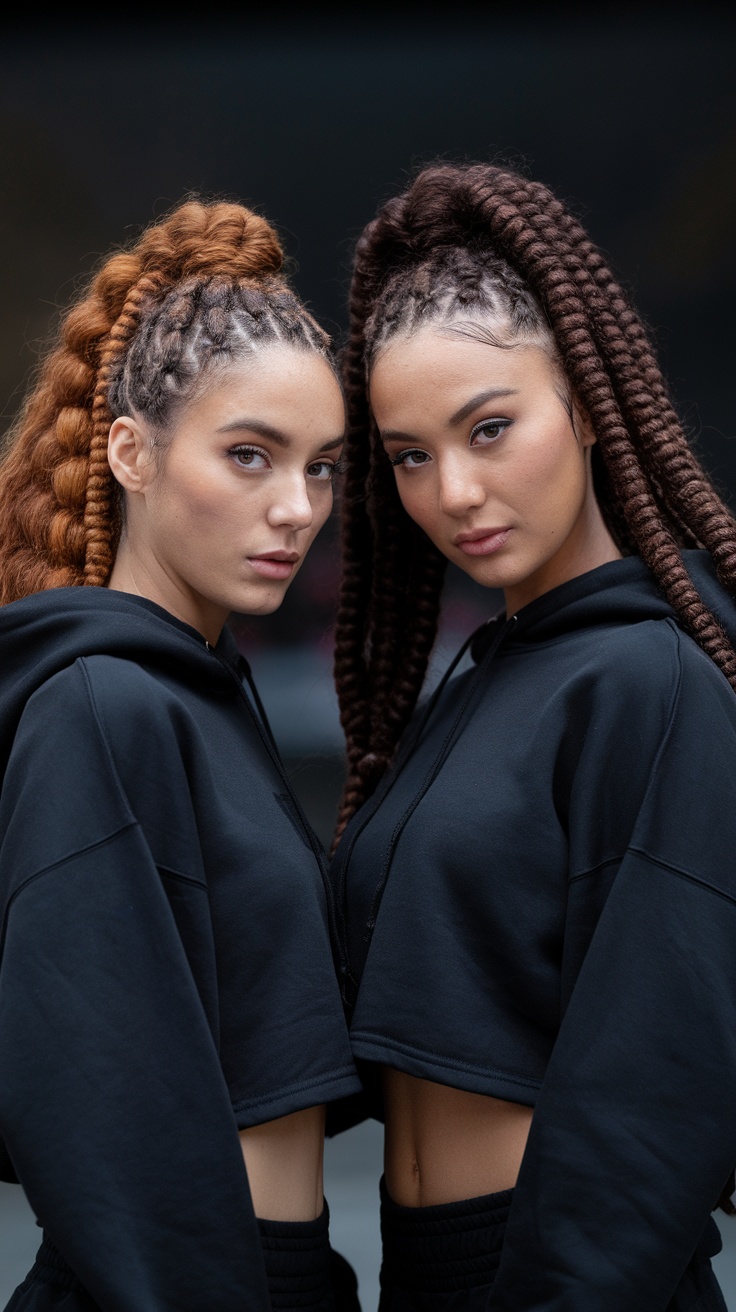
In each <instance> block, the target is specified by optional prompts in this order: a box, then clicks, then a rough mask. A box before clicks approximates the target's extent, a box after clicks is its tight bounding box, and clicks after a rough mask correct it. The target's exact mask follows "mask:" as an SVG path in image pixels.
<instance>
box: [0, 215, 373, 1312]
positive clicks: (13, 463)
mask: <svg viewBox="0 0 736 1312" xmlns="http://www.w3.org/2000/svg"><path fill="white" fill-rule="evenodd" d="M282 259H283V257H282V251H281V247H280V244H279V241H278V238H277V236H276V233H275V232H274V230H273V228H272V227H271V226H270V225H269V224H268V223H267V222H266V221H265V220H264V219H263V218H261V217H260V216H258V215H257V214H255V213H254V212H252V211H251V210H249V209H246V208H244V207H243V206H241V205H239V204H235V203H230V202H224V201H202V200H199V199H190V200H187V201H185V202H184V203H183V204H182V205H180V206H178V207H177V208H176V209H174V210H173V211H172V212H171V213H170V214H169V215H168V216H167V217H165V218H164V219H162V220H161V221H160V222H157V223H154V224H151V225H150V227H149V228H147V229H146V230H144V231H143V233H142V234H141V236H140V237H139V239H138V241H137V242H136V243H135V244H133V245H132V246H131V248H130V249H121V250H118V251H116V252H115V253H113V254H112V255H111V256H110V257H109V258H108V259H107V260H106V261H105V262H104V263H103V265H102V266H101V268H100V269H99V271H98V272H97V274H96V275H95V277H94V278H93V279H92V281H91V283H90V284H89V286H88V287H87V289H86V290H85V291H84V292H83V293H82V295H81V296H80V297H79V298H78V300H77V301H76V303H75V304H74V305H73V306H72V308H71V309H70V310H69V312H68V313H67V314H66V317H65V319H64V321H63V323H62V325H61V332H60V341H59V344H58V346H57V347H56V348H55V349H54V350H53V351H52V352H51V353H50V354H49V355H48V357H47V358H46V360H45V361H44V362H43V365H42V368H41V372H40V375H39V377H38V380H37V383H36V385H35V387H34V388H33V390H32V392H31V393H30V396H29V398H28V401H27V403H26V406H25V409H24V411H23V413H22V415H21V417H20V420H19V422H18V425H17V429H16V431H15V433H14V434H12V436H11V441H10V444H9V447H8V450H7V452H6V456H5V459H4V461H3V464H2V467H0V599H1V600H2V603H3V606H2V609H0V649H1V650H2V672H1V673H0V784H1V788H2V791H1V793H0V901H1V904H2V912H3V935H2V942H1V945H0V948H1V953H2V955H1V956H0V1136H1V1139H0V1175H2V1176H3V1178H5V1179H10V1180H18V1181H19V1182H20V1183H21V1184H22V1186H23V1188H24V1190H25V1192H26V1194H27V1197H28V1199H29V1202H30V1204H31V1206H32V1207H33V1209H34V1212H35V1214H36V1216H37V1218H38V1223H39V1225H41V1226H42V1227H43V1230H44V1238H43V1242H42V1245H41V1248H40V1250H39V1254H38V1258H37V1261H36V1263H35V1265H34V1267H33V1269H32V1271H31V1272H30V1274H29V1276H28V1277H27V1278H26V1280H25V1281H24V1282H23V1284H22V1285H20V1286H19V1288H18V1289H17V1290H16V1292H15V1294H14V1295H13V1296H12V1298H11V1300H10V1303H9V1304H8V1308H9V1309H13V1312H35V1310H36V1309H38V1312H41V1309H43V1312H50V1310H51V1309H59V1312H93V1309H102V1310H103V1312H142V1310H143V1309H146V1312H156V1310H157V1309H160V1310H161V1312H174V1310H176V1312H245V1310H246V1309H249V1310H250V1309H252V1312H265V1310H266V1309H267V1308H272V1309H284V1310H286V1309H289V1310H293V1309H297V1308H304V1309H307V1308H308V1309H310V1310H311V1312H336V1310H337V1309H339V1308H353V1309H354V1308H357V1307H358V1304H357V1298H356V1294H355V1281H354V1277H353V1275H352V1272H351V1271H350V1268H349V1267H348V1264H347V1263H345V1262H344V1261H343V1260H342V1259H340V1258H339V1256H338V1255H336V1254H332V1253H331V1251H330V1248H329V1239H328V1213H327V1208H326V1205H325V1202H324V1198H323V1193H322V1153H323V1142H324V1121H325V1105H326V1104H328V1103H330V1102H331V1101H332V1100H334V1099H337V1098H339V1097H342V1096H345V1095H349V1094H351V1093H354V1092H355V1091H356V1090H358V1089H359V1088H360V1083H359V1081H358V1078H357V1075H356V1073H355V1068H354V1064H353V1060H352V1055H351V1051H350V1044H349V1040H348V1034H347V1028H346V1025H345V1018H344V1014H343V1009H342V1005H341V1001H340V993H339V988H338V985H337V981H336V978H335V972H334V965H333V960H332V952H331V944H330V929H329V921H330V916H331V915H332V909H331V903H330V899H329V892H328V886H327V883H326V870H325V867H326V863H325V860H324V854H323V852H322V850H321V848H320V844H319V841H318V839H317V838H316V836H315V835H314V833H313V832H312V830H311V828H310V826H309V824H308V823H307V821H306V819H305V817H304V815H303V814H302V812H301V810H300V807H299V805H298V802H297V800H296V798H295V797H294V795H293V792H292V790H291V787H290V784H289V780H288V778H287V776H286V774H285V772H284V769H283V766H282V764H281V761H280V758H279V755H278V752H277V750H276V747H275V744H274V742H273V740H272V737H271V734H270V731H269V728H268V724H267V722H266V719H265V715H264V712H263V708H262V706H261V704H260V700H259V698H258V694H257V692H256V690H255V687H254V685H253V683H252V680H251V678H250V673H249V670H248V667H247V664H246V662H245V660H244V659H243V658H242V656H241V655H240V653H239V651H238V648H237V646H236V644H235V641H234V638H233V636H232V634H231V633H230V632H229V630H228V627H227V620H228V617H229V615H230V614H231V613H233V612H235V613H239V614H251V615H262V614H267V613H269V612H271V611H273V610H275V609H276V608H277V607H278V606H279V604H280V603H281V601H282V599H283V596H284V593H285V591H286V588H287V587H288V585H289V583H290V581H291V580H292V578H293V577H294V575H295V574H296V572H297V570H298V569H299V566H300V564H301V562H302V561H303V559H304V556H305V554H306V552H307V551H308V549H309V547H310V545H311V543H312V541H313V540H314V538H315V536H316V534H317V532H318V531H319V529H320V528H321V527H322V525H323V524H324V522H325V520H326V518H327V516H328V514H329V512H330V508H331V505H332V480H333V477H334V473H335V467H336V461H337V457H338V455H339V451H340V448H341V446H342V442H343V432H344V424H345V412H344V401H343V395H342V391H341V387H340V384H339V381H338V378H337V375H336V373H335V369H334V365H333V363H332V360H331V356H330V351H329V342H328V338H327V336H326V335H325V333H324V332H323V331H322V329H321V328H320V327H319V326H318V325H317V324H316V323H315V322H314V320H313V319H312V317H311V316H310V315H309V314H308V313H307V311H306V309H305V307H304V306H303V305H302V304H301V303H300V302H299V301H298V299H297V298H296V297H295V295H294V294H293V293H292V291H291V290H290V288H289V285H288V283H287V281H286V280H285V278H284V275H283V272H282ZM246 1169H247V1173H246ZM256 1218H258V1220H256ZM333 1286H334V1287H335V1289H334V1290H333ZM338 1286H339V1290H338V1292H335V1290H337V1287H338Z"/></svg>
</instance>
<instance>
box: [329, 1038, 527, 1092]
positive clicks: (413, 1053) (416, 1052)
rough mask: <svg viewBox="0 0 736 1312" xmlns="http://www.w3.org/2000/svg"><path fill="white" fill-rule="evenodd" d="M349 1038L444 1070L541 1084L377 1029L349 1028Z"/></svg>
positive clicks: (512, 1082)
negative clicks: (393, 1037) (429, 1050)
mask: <svg viewBox="0 0 736 1312" xmlns="http://www.w3.org/2000/svg"><path fill="white" fill-rule="evenodd" d="M350 1038H351V1040H354V1039H357V1040H359V1041H360V1042H362V1043H366V1044H369V1045H370V1046H371V1047H376V1048H391V1049H392V1050H393V1051H395V1052H402V1053H404V1055H405V1056H406V1057H419V1058H422V1059H424V1060H426V1061H430V1062H431V1063H432V1065H433V1066H439V1067H442V1068H443V1069H444V1070H456V1071H466V1072H467V1074H469V1075H485V1076H489V1077H493V1078H494V1079H497V1080H503V1081H504V1083H506V1084H524V1085H526V1086H528V1087H529V1088H530V1089H538V1088H539V1086H540V1084H541V1081H540V1080H538V1079H537V1078H536V1077H535V1076H534V1075H522V1074H521V1073H520V1072H518V1071H511V1072H509V1071H502V1070H499V1069H498V1068H497V1067H496V1066H491V1067H488V1066H476V1065H474V1064H473V1063H472V1062H464V1061H457V1060H456V1059H455V1058H454V1057H442V1056H440V1055H439V1054H437V1053H434V1052H428V1051H427V1050H426V1049H425V1048H415V1047H414V1046H413V1044H411V1043H404V1042H403V1041H402V1040H401V1039H392V1038H391V1037H390V1036H389V1035H387V1034H380V1033H379V1032H378V1031H371V1030H356V1029H351V1031H350Z"/></svg>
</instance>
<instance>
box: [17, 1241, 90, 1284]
mask: <svg viewBox="0 0 736 1312" xmlns="http://www.w3.org/2000/svg"><path fill="white" fill-rule="evenodd" d="M31 1277H35V1278H36V1279H38V1280H45V1281H46V1282H47V1283H49V1284H54V1285H57V1286H58V1287H59V1288H61V1289H76V1290H83V1289H84V1285H83V1284H82V1282H81V1280H78V1279H77V1277H76V1276H75V1274H74V1272H73V1271H72V1269H71V1267H70V1266H69V1263H68V1262H67V1261H66V1259H65V1258H64V1257H62V1255H61V1253H60V1252H59V1250H58V1248H57V1247H56V1245H55V1244H53V1243H52V1242H51V1240H50V1239H49V1237H48V1235H47V1234H45V1233H44V1236H43V1239H42V1241H41V1247H40V1248H39V1250H38V1252H37V1253H36V1261H35V1264H34V1266H33V1267H32V1269H31V1271H30V1272H29V1275H28V1277H27V1279H30V1278H31Z"/></svg>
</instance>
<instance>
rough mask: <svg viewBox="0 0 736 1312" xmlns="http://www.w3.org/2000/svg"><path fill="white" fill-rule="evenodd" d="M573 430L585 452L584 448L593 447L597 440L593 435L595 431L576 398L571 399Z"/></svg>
mask: <svg viewBox="0 0 736 1312" xmlns="http://www.w3.org/2000/svg"><path fill="white" fill-rule="evenodd" d="M572 414H573V428H574V430H575V432H576V433H577V437H578V441H579V443H580V445H581V447H582V448H583V450H585V448H586V447H589V446H595V444H596V442H597V441H598V438H597V437H596V435H595V429H594V428H593V425H592V423H591V422H590V416H589V415H588V412H587V410H586V409H585V407H584V406H582V405H581V404H580V402H579V401H578V399H577V397H575V398H573V403H572Z"/></svg>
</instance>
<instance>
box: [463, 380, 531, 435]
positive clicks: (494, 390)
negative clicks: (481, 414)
mask: <svg viewBox="0 0 736 1312" xmlns="http://www.w3.org/2000/svg"><path fill="white" fill-rule="evenodd" d="M517 395H518V388H516V387H489V388H488V390H487V391H485V392H479V393H478V395H477V396H474V397H473V399H472V401H466V403H465V405H461V406H460V409H459V410H456V411H455V413H454V415H452V417H451V419H450V427H451V428H455V427H456V426H457V425H458V424H461V423H462V422H463V419H467V417H468V415H472V413H473V411H474V410H477V409H478V406H479V405H485V402H486V401H497V400H498V399H499V397H502V396H517Z"/></svg>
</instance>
